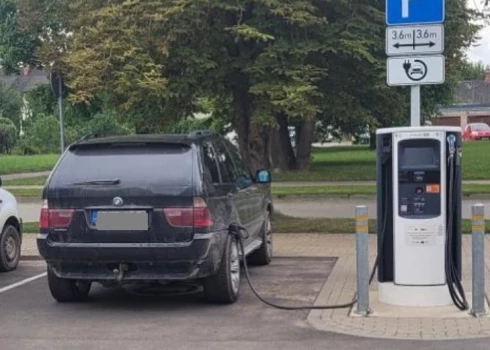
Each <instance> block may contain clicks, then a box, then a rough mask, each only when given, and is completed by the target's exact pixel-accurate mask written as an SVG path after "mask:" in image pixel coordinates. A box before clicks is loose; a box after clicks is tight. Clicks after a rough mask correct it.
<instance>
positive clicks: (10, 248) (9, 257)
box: [0, 225, 21, 272]
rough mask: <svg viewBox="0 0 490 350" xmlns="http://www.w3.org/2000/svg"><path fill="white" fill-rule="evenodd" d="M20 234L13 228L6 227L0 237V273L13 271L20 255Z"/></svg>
mask: <svg viewBox="0 0 490 350" xmlns="http://www.w3.org/2000/svg"><path fill="white" fill-rule="evenodd" d="M20 245H21V242H20V233H19V230H17V229H16V228H15V227H14V226H11V225H7V226H5V228H4V229H3V231H2V235H1V237H0V272H9V271H12V270H15V269H16V268H17V265H19V260H20V255H21V247H20Z"/></svg>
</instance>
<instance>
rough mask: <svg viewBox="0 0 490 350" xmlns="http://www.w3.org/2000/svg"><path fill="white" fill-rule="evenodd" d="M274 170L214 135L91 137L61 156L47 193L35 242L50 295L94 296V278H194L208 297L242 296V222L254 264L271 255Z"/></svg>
mask: <svg viewBox="0 0 490 350" xmlns="http://www.w3.org/2000/svg"><path fill="white" fill-rule="evenodd" d="M270 181H271V174H270V172H269V171H268V170H261V171H258V172H257V173H256V174H253V175H252V174H251V173H250V171H249V169H248V167H247V166H246V164H245V162H244V160H243V159H242V157H241V155H240V153H239V152H238V150H237V148H236V147H235V146H233V144H231V143H230V142H229V141H228V140H227V139H225V138H224V137H222V136H219V135H215V134H212V133H208V132H194V133H192V134H190V135H133V136H111V137H93V138H86V139H84V140H82V141H80V142H77V143H75V144H72V145H71V146H70V147H69V148H68V149H67V150H66V152H65V153H64V154H63V155H62V157H61V158H60V160H59V161H58V163H57V164H56V166H55V167H54V169H53V171H52V172H51V175H50V177H49V178H48V180H47V182H46V185H45V187H44V191H43V207H42V209H41V215H40V225H39V226H40V234H39V235H38V239H37V245H38V249H39V252H40V254H41V255H42V257H43V258H44V259H45V260H46V262H47V264H48V282H49V288H50V291H51V294H52V296H53V297H54V298H55V299H56V300H58V301H60V302H70V301H81V300H84V299H87V297H88V294H89V292H90V288H91V285H92V283H93V282H98V283H101V284H102V285H105V286H113V285H122V284H126V283H148V282H150V283H158V284H159V283H171V282H175V281H179V282H182V281H184V282H185V283H187V281H189V282H192V283H195V282H198V283H199V285H202V287H203V290H204V294H205V296H206V297H207V299H208V300H209V301H212V302H217V303H233V302H235V301H236V300H237V298H238V294H239V284H240V259H241V258H242V256H241V253H240V249H239V245H238V243H237V240H236V238H235V235H233V234H231V233H230V229H231V228H232V227H235V226H242V227H244V228H246V231H248V238H246V239H244V246H245V255H246V257H247V262H249V263H252V264H257V265H267V264H269V263H270V260H271V256H272V231H271V222H270V220H271V218H270V217H271V213H272V210H273V207H272V200H271V197H270V195H269V190H268V186H263V184H268V183H270Z"/></svg>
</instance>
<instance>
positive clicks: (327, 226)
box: [24, 213, 490, 234]
mask: <svg viewBox="0 0 490 350" xmlns="http://www.w3.org/2000/svg"><path fill="white" fill-rule="evenodd" d="M272 227H273V230H274V232H275V233H354V232H355V221H354V220H353V219H324V218H321V219H320V218H319V219H315V218H313V219H310V218H308V219H304V218H294V217H290V216H286V215H283V214H280V213H276V214H275V215H274V216H273V218H272ZM485 230H486V231H487V232H488V231H490V220H487V221H486V223H485ZM37 231H38V223H37V222H28V223H25V224H24V232H26V233H37ZM369 232H370V233H375V232H376V220H369ZM462 232H463V233H464V234H469V233H471V221H470V220H463V223H462Z"/></svg>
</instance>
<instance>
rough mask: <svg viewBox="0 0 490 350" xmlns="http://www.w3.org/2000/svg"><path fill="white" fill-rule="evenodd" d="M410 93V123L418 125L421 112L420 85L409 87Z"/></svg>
mask: <svg viewBox="0 0 490 350" xmlns="http://www.w3.org/2000/svg"><path fill="white" fill-rule="evenodd" d="M411 90H412V94H411V98H410V125H411V126H420V122H421V119H422V118H421V113H420V104H421V101H420V85H414V86H412V87H411Z"/></svg>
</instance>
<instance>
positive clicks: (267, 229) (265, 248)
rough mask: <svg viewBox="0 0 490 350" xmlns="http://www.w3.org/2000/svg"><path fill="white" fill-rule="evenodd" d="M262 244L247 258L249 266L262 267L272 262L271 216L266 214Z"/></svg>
mask: <svg viewBox="0 0 490 350" xmlns="http://www.w3.org/2000/svg"><path fill="white" fill-rule="evenodd" d="M261 238H262V244H261V246H260V248H259V249H257V250H256V251H254V252H253V253H252V254H250V256H249V257H248V258H247V262H248V263H249V264H250V265H256V266H264V265H269V264H270V263H271V260H272V254H273V245H272V224H271V215H270V213H269V212H267V216H266V219H265V222H264V225H263V227H262V237H261Z"/></svg>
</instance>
